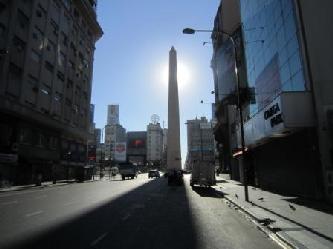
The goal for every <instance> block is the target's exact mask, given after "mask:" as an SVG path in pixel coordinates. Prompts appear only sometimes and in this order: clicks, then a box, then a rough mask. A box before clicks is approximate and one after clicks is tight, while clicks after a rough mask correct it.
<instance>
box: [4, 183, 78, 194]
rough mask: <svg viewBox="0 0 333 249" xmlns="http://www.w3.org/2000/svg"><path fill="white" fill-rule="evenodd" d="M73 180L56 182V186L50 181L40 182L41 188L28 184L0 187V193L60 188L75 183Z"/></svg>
mask: <svg viewBox="0 0 333 249" xmlns="http://www.w3.org/2000/svg"><path fill="white" fill-rule="evenodd" d="M75 182H76V181H75V180H61V181H57V183H56V184H53V182H52V181H49V182H42V185H41V186H36V184H29V185H20V186H10V187H1V188H0V193H3V192H9V191H21V190H26V189H42V188H46V187H53V186H62V185H66V184H70V183H75Z"/></svg>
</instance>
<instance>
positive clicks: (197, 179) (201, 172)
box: [190, 161, 216, 187]
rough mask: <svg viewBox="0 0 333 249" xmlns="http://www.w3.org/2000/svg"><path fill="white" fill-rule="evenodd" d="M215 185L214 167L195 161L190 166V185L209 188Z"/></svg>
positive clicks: (208, 163)
mask: <svg viewBox="0 0 333 249" xmlns="http://www.w3.org/2000/svg"><path fill="white" fill-rule="evenodd" d="M215 184H216V178H215V165H214V164H212V163H210V162H205V161H196V162H194V163H193V165H192V174H191V179H190V185H191V186H192V187H193V186H194V185H198V186H204V187H210V186H213V185H215Z"/></svg>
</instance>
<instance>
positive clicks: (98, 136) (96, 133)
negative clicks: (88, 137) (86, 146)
mask: <svg viewBox="0 0 333 249" xmlns="http://www.w3.org/2000/svg"><path fill="white" fill-rule="evenodd" d="M94 137H95V143H96V144H100V143H101V129H100V128H95V129H94Z"/></svg>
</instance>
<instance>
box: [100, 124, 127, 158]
mask: <svg viewBox="0 0 333 249" xmlns="http://www.w3.org/2000/svg"><path fill="white" fill-rule="evenodd" d="M121 142H126V129H125V128H124V127H122V126H121V125H120V124H114V125H106V126H105V141H104V143H105V148H106V149H105V157H107V159H106V160H111V159H113V158H114V149H115V145H116V143H121Z"/></svg>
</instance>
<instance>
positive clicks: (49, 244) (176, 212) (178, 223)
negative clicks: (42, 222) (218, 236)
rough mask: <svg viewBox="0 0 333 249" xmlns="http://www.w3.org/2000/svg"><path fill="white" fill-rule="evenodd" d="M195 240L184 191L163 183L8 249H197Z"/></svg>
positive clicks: (140, 189)
mask: <svg viewBox="0 0 333 249" xmlns="http://www.w3.org/2000/svg"><path fill="white" fill-rule="evenodd" d="M18 239H19V238H18ZM197 239H198V235H197V232H196V229H195V227H194V222H193V220H192V218H191V212H190V207H189V200H188V198H187V195H186V189H185V187H184V186H181V187H168V186H167V180H166V179H164V178H160V179H156V180H152V181H149V182H147V183H145V184H144V185H141V186H140V187H138V188H135V189H133V190H131V191H129V192H126V194H124V195H122V196H120V197H118V198H116V199H113V200H110V201H106V202H103V203H102V204H101V205H100V206H97V207H96V208H95V209H93V210H90V211H86V213H82V212H81V213H80V214H79V215H78V216H76V217H75V218H73V219H71V220H68V221H67V222H64V223H62V224H60V225H57V226H55V227H49V228H48V229H44V231H43V232H41V233H40V234H38V235H35V236H34V237H31V238H27V239H24V240H22V239H21V240H22V241H20V242H18V243H17V244H15V245H11V246H8V247H7V248H24V249H28V248H33V249H38V248H43V249H44V248H48V249H59V248H63V249H67V248H113V249H115V248H122V249H125V248H130V249H133V248H140V249H141V248H147V249H148V248H149V249H150V248H151V249H156V248H159V249H164V248H165V249H170V248H176V249H178V248H179V249H180V248H184V249H187V248H191V249H196V248H198V246H197V245H198V243H197Z"/></svg>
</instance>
